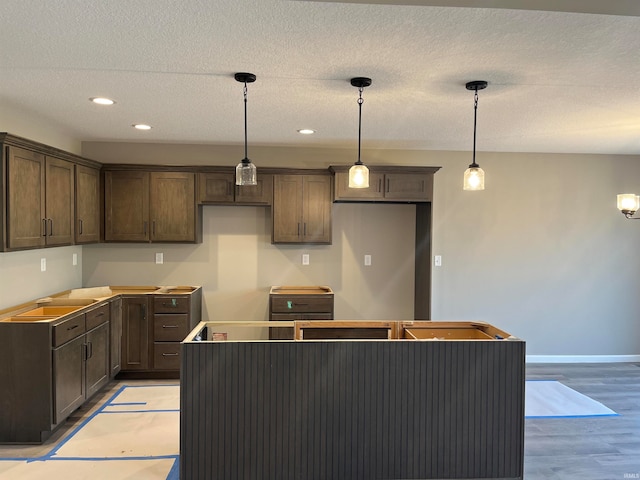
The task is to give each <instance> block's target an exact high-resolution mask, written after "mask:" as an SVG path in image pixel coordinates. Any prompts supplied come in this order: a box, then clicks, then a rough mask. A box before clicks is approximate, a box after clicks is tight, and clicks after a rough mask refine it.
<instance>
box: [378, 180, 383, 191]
mask: <svg viewBox="0 0 640 480" xmlns="http://www.w3.org/2000/svg"><path fill="white" fill-rule="evenodd" d="M381 191H382V179H381V178H379V179H378V193H380V192H381Z"/></svg>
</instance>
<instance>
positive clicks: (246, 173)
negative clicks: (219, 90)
mask: <svg viewBox="0 0 640 480" xmlns="http://www.w3.org/2000/svg"><path fill="white" fill-rule="evenodd" d="M235 79H236V80H237V81H238V82H241V83H244V90H243V93H244V158H243V159H242V160H241V161H240V163H239V164H238V165H237V166H236V185H257V184H258V179H257V175H256V166H255V165H254V164H253V163H251V160H249V157H248V156H247V83H253V82H255V81H256V76H255V75H254V74H253V73H242V72H241V73H236V74H235Z"/></svg>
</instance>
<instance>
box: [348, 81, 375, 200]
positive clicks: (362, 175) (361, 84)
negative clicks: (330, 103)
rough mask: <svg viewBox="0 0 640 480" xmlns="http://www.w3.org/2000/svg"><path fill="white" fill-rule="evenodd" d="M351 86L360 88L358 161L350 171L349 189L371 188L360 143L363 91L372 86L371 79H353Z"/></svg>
mask: <svg viewBox="0 0 640 480" xmlns="http://www.w3.org/2000/svg"><path fill="white" fill-rule="evenodd" d="M351 85H353V86H354V87H358V92H359V94H360V96H359V97H358V161H357V162H356V163H354V164H353V166H352V167H351V168H350V169H349V188H369V169H368V168H367V166H366V165H365V164H364V163H362V160H360V143H361V141H362V104H363V102H364V100H363V99H362V91H363V90H364V88H365V87H368V86H369V85H371V79H370V78H366V77H355V78H352V79H351Z"/></svg>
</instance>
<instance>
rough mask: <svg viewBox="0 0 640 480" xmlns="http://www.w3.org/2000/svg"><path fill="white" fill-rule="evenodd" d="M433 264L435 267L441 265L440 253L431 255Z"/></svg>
mask: <svg viewBox="0 0 640 480" xmlns="http://www.w3.org/2000/svg"><path fill="white" fill-rule="evenodd" d="M433 264H434V265H435V266H436V267H441V266H442V255H436V256H435V257H433Z"/></svg>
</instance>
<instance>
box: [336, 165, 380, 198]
mask: <svg viewBox="0 0 640 480" xmlns="http://www.w3.org/2000/svg"><path fill="white" fill-rule="evenodd" d="M334 184H335V199H336V200H380V199H382V198H383V196H384V174H382V173H373V172H369V187H368V188H349V172H336V174H335V182H334Z"/></svg>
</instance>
